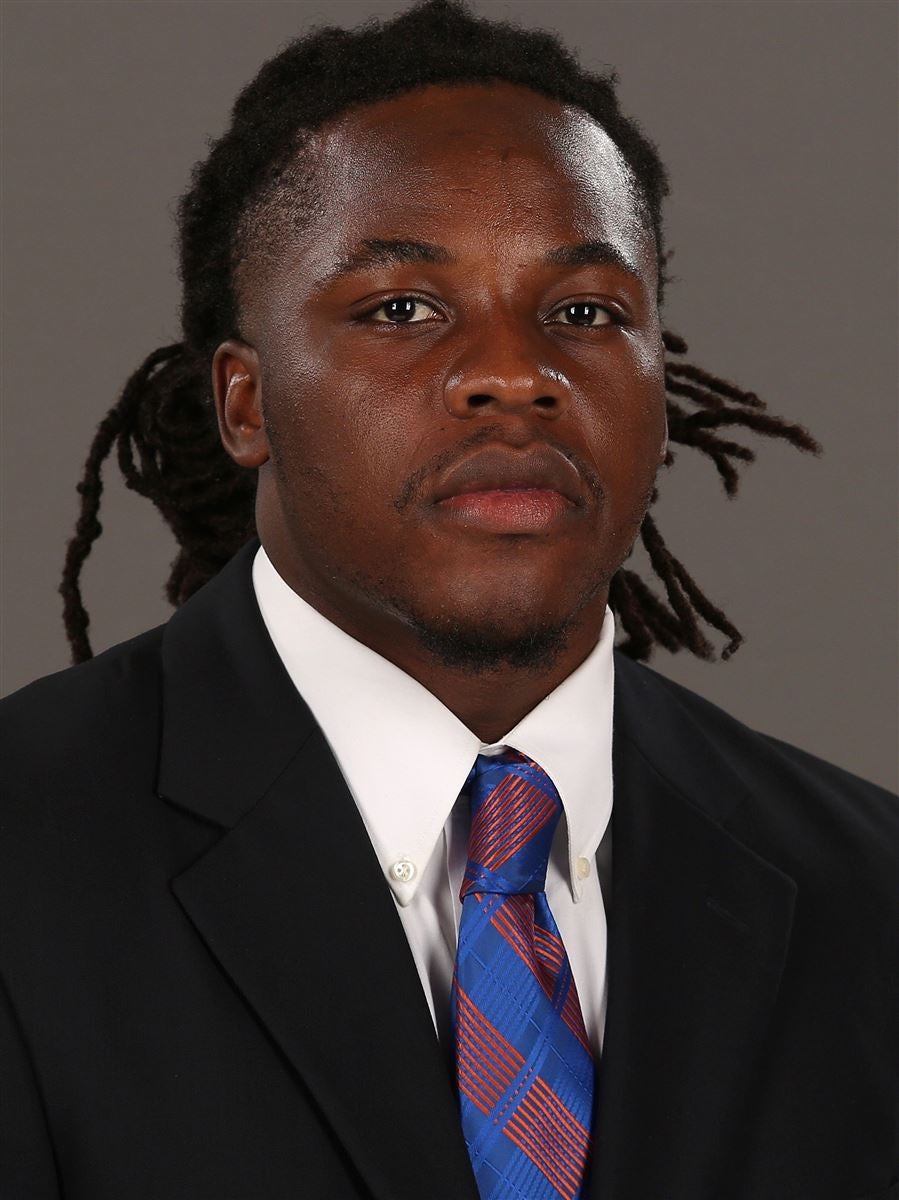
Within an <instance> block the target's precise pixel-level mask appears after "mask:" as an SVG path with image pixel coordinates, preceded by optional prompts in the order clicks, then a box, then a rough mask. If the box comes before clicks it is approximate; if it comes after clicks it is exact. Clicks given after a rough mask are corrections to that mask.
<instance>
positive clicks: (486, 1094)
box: [452, 750, 594, 1200]
mask: <svg viewBox="0 0 899 1200" xmlns="http://www.w3.org/2000/svg"><path fill="white" fill-rule="evenodd" d="M467 784H468V785H469V786H470V804H471V828H470V833H469V841H468V864H467V866H466V870H465V879H464V882H463V884H462V889H461V892H460V899H461V900H462V917H461V921H460V925H459V943H458V949H457V952H456V969H455V974H454V976H453V992H452V1022H453V1033H454V1043H455V1058H456V1084H457V1088H458V1095H459V1105H460V1112H461V1119H462V1132H463V1134H464V1137H465V1142H466V1145H467V1147H468V1153H469V1156H470V1158H471V1162H472V1166H473V1168H474V1174H475V1178H476V1180H477V1183H478V1188H479V1190H480V1194H481V1197H482V1200H512V1198H513V1197H514V1198H515V1200H557V1198H558V1197H564V1198H565V1200H576V1198H577V1197H580V1196H581V1195H582V1187H583V1183H584V1177H585V1171H586V1167H587V1162H588V1159H589V1153H590V1126H591V1120H592V1111H593V1093H594V1066H593V1058H592V1054H591V1050H590V1046H589V1043H588V1041H587V1034H586V1031H585V1029H584V1021H583V1017H582V1015H581V1009H580V1004H579V1003H578V998H577V991H576V989H575V985H574V979H573V978H572V975H571V966H570V964H569V962H568V955H567V954H566V953H565V947H564V946H563V945H562V939H561V937H560V935H559V930H558V927H557V926H556V923H555V921H554V920H553V917H552V914H551V912H550V910H549V904H548V903H547V899H546V892H545V890H544V889H545V886H546V868H547V863H548V861H549V852H550V847H551V845H552V840H553V834H554V832H555V828H556V825H557V824H558V822H559V817H560V816H561V811H562V802H561V800H560V798H559V794H558V792H557V791H556V789H555V787H554V786H553V783H552V780H551V779H550V778H549V776H548V775H547V774H546V772H545V771H543V770H542V769H541V768H540V767H539V766H538V765H537V763H535V762H534V761H533V760H531V759H528V758H527V757H526V756H525V755H523V754H519V753H518V751H517V750H505V751H503V753H501V754H498V755H496V756H495V757H488V756H486V755H478V758H477V761H476V762H475V765H474V767H473V768H472V770H471V773H470V774H469V776H468V781H467Z"/></svg>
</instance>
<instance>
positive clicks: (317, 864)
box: [0, 540, 899, 1200]
mask: <svg viewBox="0 0 899 1200" xmlns="http://www.w3.org/2000/svg"><path fill="white" fill-rule="evenodd" d="M257 546H258V542H257V541H255V540H254V541H252V542H250V543H248V545H247V546H246V547H245V548H244V549H243V550H241V551H240V552H239V553H238V554H237V555H236V557H235V558H234V559H233V560H232V561H231V562H230V563H229V564H228V565H227V566H226V567H225V569H224V570H223V571H222V572H221V573H220V574H219V575H218V576H217V577H216V578H215V579H214V580H212V581H211V582H210V583H209V584H207V585H206V586H205V587H204V588H203V589H202V590H201V591H200V592H199V593H198V594H197V595H196V596H194V597H193V598H192V599H191V600H190V601H188V603H187V604H185V605H184V606H183V607H182V608H181V609H179V610H178V611H177V612H176V613H175V615H174V616H173V617H172V618H171V620H170V621H169V622H168V623H167V624H166V625H164V626H161V627H159V628H157V629H153V630H151V631H149V632H147V633H145V634H142V635H141V636H139V637H137V638H134V639H133V640H131V641H128V642H126V643H124V644H122V645H120V646H116V647H114V648H113V649H111V650H109V651H107V652H106V653H104V654H101V655H99V656H98V657H97V658H96V659H94V660H93V661H91V662H90V663H87V664H84V665H83V666H80V667H75V668H70V669H68V670H65V671H62V672H60V673H58V674H56V675H52V676H49V677H47V678H45V679H41V680H38V681H37V682H36V683H33V684H31V685H30V686H28V687H26V688H23V689H22V690H21V691H19V692H17V693H16V694H15V695H14V696H12V697H10V698H8V699H7V700H6V701H4V702H3V705H2V709H3V725H4V755H5V760H6V766H5V768H4V791H3V800H2V809H0V935H2V940H0V980H2V992H0V996H2V1005H0V1008H2V1019H0V1053H2V1076H0V1087H2V1109H0V1114H2V1115H0V1163H2V1165H0V1196H2V1197H3V1200H26V1198H32V1197H33V1198H34V1200H50V1198H51V1197H53V1198H57V1197H65V1200H298V1198H300V1197H322V1198H325V1200H331V1198H333V1200H350V1198H351V1197H352V1198H358V1197H375V1198H377V1200H474V1197H475V1196H476V1191H475V1187H474V1183H473V1180H472V1175H471V1170H470V1167H469V1164H468V1159H467V1155H466V1151H465V1147H464V1143H463V1141H462V1138H461V1134H460V1132H459V1127H458V1121H457V1116H456V1110H455V1103H454V1097H453V1091H452V1086H451V1081H450V1074H449V1067H448V1058H447V1051H446V1048H445V1047H441V1046H440V1045H439V1043H438V1042H437V1040H436V1037H435V1034H434V1030H433V1026H432V1023H431V1019H430V1015H429V1012H428V1008H427V1004H426V1002H425V999H424V996H423V993H422V990H421V986H420V983H419V979H418V975H417V972H416V969H415V966H414V964H413V961H412V957H411V954H410V952H409V948H408V944H407V942H406V938H405V936H404V933H403V929H402V926H401V924H400V921H399V918H398V915H397V912H396V910H395V905H394V901H393V898H392V896H391V894H390V892H389V890H388V888H387V885H386V883H385V881H384V879H383V877H382V875H381V871H380V868H379V866H378V863H377V861H376V859H375V856H374V853H373V851H372V848H371V845H370V843H369V840H368V838H367V836H366V833H365V829H364V827H363V824H362V821H361V819H360V817H359V815H358V812H357V810H356V807H355V805H354V803H353V801H352V798H351V796H350V794H349V792H348V790H347V787H346V785H345V783H344V780H343V777H342V776H341V774H340V771H339V769H338V767H337V764H336V762H335V760H334V758H333V756H332V754H331V753H330V751H329V749H328V746H327V743H326V741H325V739H324V737H323V735H322V733H321V731H320V729H319V728H318V726H317V725H316V723H315V720H314V719H313V717H312V715H311V713H310V711H309V709H308V708H307V706H306V705H305V704H304V703H303V701H302V699H301V698H300V697H299V696H298V695H297V693H296V691H295V689H294V687H293V685H292V684H291V682H290V679H289V677H288V675H287V673H286V671H285V670H284V668H283V666H282V664H281V662H280V659H279V658H278V656H277V654H276V652H275V650H274V648H273V646H272V644H271V641H270V639H269V637H268V635H267V633H266V630H265V627H264V625H263V622H262V619H261V616H260V614H259V610H258V608H257V605H256V601H255V597H254V593H253V589H252V583H251V577H250V566H251V562H252V557H253V554H254V553H255V550H256V547H257ZM615 669H616V670H615V676H616V677H615V724H614V738H613V757H614V783H615V802H614V808H613V816H612V822H613V825H612V844H613V864H612V876H613V889H612V896H611V903H610V917H609V938H610V942H609V962H608V969H609V1003H608V1014H607V1022H606V1029H605V1042H604V1051H603V1056H602V1061H601V1063H600V1066H599V1090H598V1111H597V1115H596V1140H595V1155H594V1168H593V1173H592V1177H591V1181H590V1185H589V1188H588V1192H587V1194H588V1196H589V1197H590V1198H591V1200H761V1198H764V1200H769V1198H770V1200H859V1198H864V1200H875V1198H881V1200H882V1198H884V1197H887V1196H891V1197H893V1196H899V1184H897V1180H899V1089H897V1067H899V1037H897V977H896V953H895V952H896V945H895V943H896V935H897V920H896V915H897V890H899V889H897V884H899V869H897V868H899V852H897V846H899V804H897V799H896V798H895V797H894V796H892V795H891V794H889V793H888V792H885V791H883V790H882V789H880V788H877V787H875V786H874V785H872V784H870V783H866V782H864V781H863V780H861V779H859V778H857V777H855V776H853V775H850V774H847V773H846V772H845V771H842V770H840V769H839V768H837V767H835V766H830V765H828V764H827V763H825V762H823V761H821V760H820V759H817V758H814V757H812V756H811V755H809V754H806V753H804V752H803V751H801V750H798V749H795V748H793V747H791V746H788V745H785V744H784V743H782V742H779V741H777V740H775V739H773V738H770V737H767V736H764V735H762V734H759V733H756V732H753V731H752V730H750V729H748V728H747V727H746V726H744V725H742V724H740V722H738V721H737V720H735V719H734V718H732V717H730V716H728V715H727V714H726V713H725V712H723V711H722V710H721V709H719V708H717V707H716V706H714V705H712V704H710V703H708V702H707V701H706V700H703V699H702V698H701V697H699V696H698V695H696V694H695V693H692V692H690V691H688V690H686V689H684V688H682V687H679V686H678V685H676V684H674V683H671V682H669V681H667V680H666V679H664V678H663V677H662V676H660V675H658V674H657V673H656V672H654V671H652V670H650V669H648V668H647V667H644V666H640V665H638V664H635V663H633V662H632V661H630V660H629V659H627V658H625V657H623V656H622V655H621V654H619V653H617V652H616V659H615Z"/></svg>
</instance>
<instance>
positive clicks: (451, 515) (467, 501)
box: [434, 487, 577, 533]
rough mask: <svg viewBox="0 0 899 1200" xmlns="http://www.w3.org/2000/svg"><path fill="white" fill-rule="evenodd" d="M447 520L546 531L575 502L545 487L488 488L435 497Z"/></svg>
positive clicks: (496, 529)
mask: <svg viewBox="0 0 899 1200" xmlns="http://www.w3.org/2000/svg"><path fill="white" fill-rule="evenodd" d="M434 507H435V509H436V510H437V511H438V512H440V513H442V514H443V516H445V517H446V518H448V519H449V520H451V521H453V522H455V523H458V524H461V525H464V526H468V527H470V528H475V529H481V530H484V531H485V532H488V533H546V532H548V531H550V530H552V529H554V528H556V527H558V526H561V525H562V524H563V523H564V522H565V520H566V518H567V517H569V516H570V515H571V514H573V513H574V512H575V511H576V509H577V505H575V504H573V503H572V501H571V500H569V499H568V498H567V497H566V496H563V495H562V493H561V492H557V491H555V490H554V489H552V488H545V487H508V488H491V489H488V490H484V491H471V492H462V493H461V494H458V495H455V496H447V497H446V498H445V499H443V500H438V501H437V503H436V504H435V506H434Z"/></svg>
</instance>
